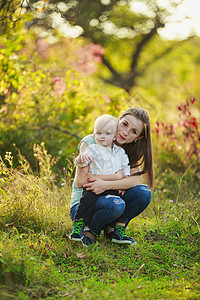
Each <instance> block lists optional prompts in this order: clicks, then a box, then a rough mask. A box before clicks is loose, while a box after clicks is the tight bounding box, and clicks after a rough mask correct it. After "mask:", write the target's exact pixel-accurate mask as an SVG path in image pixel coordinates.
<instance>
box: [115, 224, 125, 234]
mask: <svg viewBox="0 0 200 300" xmlns="http://www.w3.org/2000/svg"><path fill="white" fill-rule="evenodd" d="M116 229H117V230H118V231H119V233H120V235H121V236H122V237H127V234H126V228H125V227H123V226H122V225H117V226H116Z"/></svg>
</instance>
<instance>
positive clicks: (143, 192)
mask: <svg viewBox="0 0 200 300" xmlns="http://www.w3.org/2000/svg"><path fill="white" fill-rule="evenodd" d="M123 199H124V201H125V203H126V214H127V216H128V222H127V223H126V225H127V224H128V223H129V222H130V221H131V220H132V219H133V218H135V217H136V216H138V215H139V214H141V213H142V212H143V211H144V210H145V208H147V206H148V205H149V203H150V201H151V190H150V188H149V187H148V186H147V185H136V186H134V187H133V188H131V189H129V190H127V191H126V192H125V194H124V196H123Z"/></svg>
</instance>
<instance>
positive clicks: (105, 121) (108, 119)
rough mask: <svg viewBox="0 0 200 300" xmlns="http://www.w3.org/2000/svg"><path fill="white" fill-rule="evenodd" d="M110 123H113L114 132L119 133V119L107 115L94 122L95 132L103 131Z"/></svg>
mask: <svg viewBox="0 0 200 300" xmlns="http://www.w3.org/2000/svg"><path fill="white" fill-rule="evenodd" d="M108 123H112V127H113V128H114V131H115V132H117V119H116V118H115V117H113V116H111V115H108V114H105V115H101V116H100V117H98V118H97V119H96V120H95V122H94V132H97V131H98V130H101V129H102V128H103V127H104V126H105V125H107V124H108Z"/></svg>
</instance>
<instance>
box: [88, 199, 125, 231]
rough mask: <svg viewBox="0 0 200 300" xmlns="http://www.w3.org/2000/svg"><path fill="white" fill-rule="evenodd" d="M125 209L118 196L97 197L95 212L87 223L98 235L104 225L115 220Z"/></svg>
mask: <svg viewBox="0 0 200 300" xmlns="http://www.w3.org/2000/svg"><path fill="white" fill-rule="evenodd" d="M124 210H125V202H124V201H123V200H122V199H121V198H120V197H118V196H113V195H107V196H101V197H99V198H98V200H97V201H96V204H95V213H94V215H93V217H92V219H91V221H90V223H89V228H90V229H91V231H93V232H94V233H95V234H96V235H100V233H101V230H102V229H103V228H104V226H105V225H107V224H109V223H112V222H113V221H115V220H116V219H117V218H118V217H119V216H121V214H123V212H124Z"/></svg>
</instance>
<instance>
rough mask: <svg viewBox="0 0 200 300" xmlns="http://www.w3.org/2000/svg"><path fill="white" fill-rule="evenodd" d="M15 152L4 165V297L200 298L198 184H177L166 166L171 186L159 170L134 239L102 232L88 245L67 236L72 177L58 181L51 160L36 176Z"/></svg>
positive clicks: (132, 228)
mask: <svg viewBox="0 0 200 300" xmlns="http://www.w3.org/2000/svg"><path fill="white" fill-rule="evenodd" d="M9 157H10V163H9V164H10V166H9V167H8V166H7V164H5V163H4V162H3V160H2V161H1V169H0V170H1V178H0V180H1V184H0V228H1V229H0V284H1V289H0V299H1V300H7V299H181V300H182V299H194V300H196V299H200V275H199V265H200V259H199V254H200V234H199V225H198V222H199V204H200V192H199V187H198V186H196V187H195V186H194V187H193V188H192V189H190V190H189V189H188V188H187V189H185V188H183V189H182V188H181V189H179V187H180V182H179V179H177V181H176V180H175V179H174V181H173V180H172V172H170V174H169V173H168V172H166V174H164V175H163V176H164V177H165V178H166V182H167V180H168V181H169V182H171V186H169V185H168V189H165V188H164V186H165V184H164V183H163V182H161V179H162V180H163V178H160V177H159V176H158V177H157V180H159V182H160V184H158V183H157V187H156V188H155V191H154V194H153V198H152V202H151V204H150V206H149V207H148V209H147V210H146V211H145V212H143V213H142V214H141V215H140V216H139V217H137V218H136V219H134V220H133V221H132V222H131V223H130V224H129V228H128V234H129V235H130V236H131V237H134V239H135V240H136V241H137V245H136V246H119V245H116V244H113V243H111V242H110V241H107V240H105V239H104V237H103V235H101V236H100V237H99V238H98V242H97V243H96V244H95V245H93V246H92V247H88V248H84V247H83V246H82V244H81V243H78V242H72V241H70V240H69V239H68V235H69V233H70V231H71V225H72V223H71V220H70V218H69V201H70V193H71V187H70V183H69V182H70V178H65V179H63V180H62V181H61V182H60V183H58V182H56V184H55V178H54V177H53V173H52V172H51V168H50V167H49V168H47V165H48V164H44V162H43V166H44V168H43V169H42V168H41V174H40V176H38V177H37V176H34V175H33V174H32V173H31V170H30V167H29V165H28V163H27V162H26V161H23V163H22V169H14V168H12V158H11V155H10V154H8V157H7V161H9ZM46 161H47V159H46ZM49 164H50V163H49ZM174 178H176V175H175V174H174ZM176 182H179V185H177V184H176ZM181 184H182V186H183V187H187V178H182V181H181ZM177 190H178V191H179V190H181V192H180V193H178V194H177ZM173 195H174V197H173Z"/></svg>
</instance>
